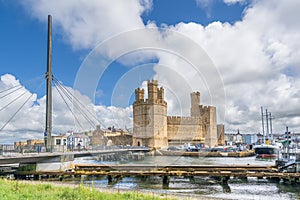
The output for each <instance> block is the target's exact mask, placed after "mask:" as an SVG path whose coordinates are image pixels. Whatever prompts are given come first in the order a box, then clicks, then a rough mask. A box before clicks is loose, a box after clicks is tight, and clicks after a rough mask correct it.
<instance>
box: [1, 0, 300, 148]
mask: <svg viewBox="0 0 300 200" xmlns="http://www.w3.org/2000/svg"><path fill="white" fill-rule="evenodd" d="M298 8H300V2H299V1H297V0H280V1H278V0H260V1H257V0H164V1H158V0H127V1H123V0H112V1H105V0H90V1H83V0H72V1H71V0H64V1H58V0H53V1H47V0H39V1H34V0H23V1H18V0H0V25H1V29H0V54H1V56H0V100H1V101H0V143H10V142H13V141H19V140H26V139H34V138H42V137H43V132H44V129H45V90H46V89H45V88H46V85H45V72H46V60H47V57H46V55H47V16H48V15H49V14H51V15H52V24H53V65H52V66H53V75H54V77H55V80H56V84H57V85H56V87H54V88H53V133H54V134H59V133H64V132H66V131H69V130H72V131H84V130H93V129H94V127H95V125H96V124H101V126H102V127H103V128H107V127H109V126H115V127H118V128H128V129H130V128H131V127H132V103H133V101H134V89H136V88H138V87H141V88H144V89H146V85H147V84H146V82H147V80H151V79H156V80H158V82H159V85H160V86H163V87H164V88H165V98H166V101H167V103H168V115H179V116H188V115H189V108H190V98H189V95H190V93H191V92H193V91H200V93H201V104H204V105H213V106H216V107H217V114H218V123H221V124H224V125H225V132H228V133H235V132H237V130H238V129H239V131H240V132H241V133H258V132H261V131H262V128H261V107H263V108H264V112H265V109H268V112H272V116H273V117H274V119H273V121H272V124H273V132H276V133H284V131H285V128H286V126H288V127H289V129H290V131H291V132H298V133H299V132H300V91H299V88H300V79H299V76H300V73H299V72H300V68H299V64H300V34H299V33H300V24H299V23H300V22H299V20H298V19H299V18H300V13H299V12H298ZM59 88H60V90H59ZM63 92H65V93H68V92H69V95H70V94H72V100H71V101H69V100H68V99H67V98H65V99H63V98H61V95H60V93H63ZM73 95H74V96H75V97H73ZM62 96H63V95H62ZM65 96H66V94H65ZM145 98H146V97H145ZM77 100H78V101H79V102H81V103H78V102H77ZM68 101H69V102H68ZM76 102H77V103H76ZM81 109H82V110H85V112H86V110H88V113H87V114H85V115H84V114H81ZM17 111H18V112H17ZM74 116H75V117H74Z"/></svg>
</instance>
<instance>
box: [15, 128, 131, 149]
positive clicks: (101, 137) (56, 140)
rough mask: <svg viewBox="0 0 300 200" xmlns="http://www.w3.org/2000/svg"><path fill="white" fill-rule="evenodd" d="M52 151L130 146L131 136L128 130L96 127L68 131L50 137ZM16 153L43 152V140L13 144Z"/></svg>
mask: <svg viewBox="0 0 300 200" xmlns="http://www.w3.org/2000/svg"><path fill="white" fill-rule="evenodd" d="M51 144H52V148H51V149H52V151H53V152H65V151H74V150H79V151H80V150H90V149H93V148H96V147H98V146H111V145H132V135H131V133H130V132H129V130H126V129H125V130H124V129H116V128H114V127H109V128H107V129H101V128H100V126H99V125H98V126H96V129H95V130H94V131H85V132H73V131H68V132H66V133H63V134H59V135H52V141H51ZM14 149H15V151H17V152H42V151H45V147H44V140H41V139H36V140H27V141H19V142H15V143H14Z"/></svg>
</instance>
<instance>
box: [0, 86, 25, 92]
mask: <svg viewBox="0 0 300 200" xmlns="http://www.w3.org/2000/svg"><path fill="white" fill-rule="evenodd" d="M16 87H21V84H18V85H15V86H13V87H10V88H7V89H5V90H2V91H0V94H1V93H3V92H6V91H9V90H11V89H14V88H16Z"/></svg>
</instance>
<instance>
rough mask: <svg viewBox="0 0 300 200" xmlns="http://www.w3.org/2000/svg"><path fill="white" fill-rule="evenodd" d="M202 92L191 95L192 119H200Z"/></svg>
mask: <svg viewBox="0 0 300 200" xmlns="http://www.w3.org/2000/svg"><path fill="white" fill-rule="evenodd" d="M200 114H201V113H200V92H193V93H191V117H200Z"/></svg>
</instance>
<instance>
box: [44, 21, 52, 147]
mask: <svg viewBox="0 0 300 200" xmlns="http://www.w3.org/2000/svg"><path fill="white" fill-rule="evenodd" d="M52 78H53V77H52V16H51V15H48V41H47V72H46V81H47V86H46V88H47V92H46V128H45V137H44V140H45V146H46V150H47V151H51V147H52V145H51V132H52Z"/></svg>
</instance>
